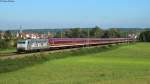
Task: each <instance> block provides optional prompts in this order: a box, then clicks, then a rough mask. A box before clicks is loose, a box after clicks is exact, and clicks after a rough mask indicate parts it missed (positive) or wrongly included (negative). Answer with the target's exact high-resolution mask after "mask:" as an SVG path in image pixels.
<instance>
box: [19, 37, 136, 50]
mask: <svg viewBox="0 0 150 84" xmlns="http://www.w3.org/2000/svg"><path fill="white" fill-rule="evenodd" d="M133 41H134V39H132V38H48V39H25V40H18V41H17V52H29V51H41V50H50V49H53V48H58V49H59V48H73V47H84V46H95V45H107V44H114V43H125V42H133Z"/></svg>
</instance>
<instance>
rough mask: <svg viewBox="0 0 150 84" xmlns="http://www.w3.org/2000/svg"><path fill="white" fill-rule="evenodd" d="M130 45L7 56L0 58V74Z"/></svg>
mask: <svg viewBox="0 0 150 84" xmlns="http://www.w3.org/2000/svg"><path fill="white" fill-rule="evenodd" d="M127 45H131V44H120V45H105V46H96V47H87V48H79V49H70V50H69V49H67V50H59V51H53V52H40V53H32V54H20V55H15V56H7V57H2V58H0V73H5V72H11V71H15V70H18V69H22V68H25V67H29V66H33V65H36V64H41V63H44V62H46V61H50V60H56V59H61V58H67V57H73V56H81V55H82V56H83V55H84V56H86V55H89V54H91V55H92V54H95V53H99V52H107V51H110V50H112V49H116V48H118V47H121V46H127Z"/></svg>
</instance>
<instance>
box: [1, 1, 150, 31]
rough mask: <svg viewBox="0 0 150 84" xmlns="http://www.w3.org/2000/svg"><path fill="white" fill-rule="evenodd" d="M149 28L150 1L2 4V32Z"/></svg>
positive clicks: (18, 2)
mask: <svg viewBox="0 0 150 84" xmlns="http://www.w3.org/2000/svg"><path fill="white" fill-rule="evenodd" d="M20 25H22V28H23V29H45V28H46V29H47V28H52V29H54V28H70V27H71V28H76V27H94V26H96V25H97V26H99V27H101V28H114V27H119V28H135V27H136V28H148V27H150V0H15V2H0V30H7V29H19V27H20Z"/></svg>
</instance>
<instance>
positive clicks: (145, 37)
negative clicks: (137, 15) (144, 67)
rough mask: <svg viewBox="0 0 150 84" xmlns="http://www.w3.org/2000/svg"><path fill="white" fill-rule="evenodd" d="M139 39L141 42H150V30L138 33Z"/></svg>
mask: <svg viewBox="0 0 150 84" xmlns="http://www.w3.org/2000/svg"><path fill="white" fill-rule="evenodd" d="M139 40H140V41H142V42H150V31H149V30H148V31H144V32H142V33H141V34H140V36H139Z"/></svg>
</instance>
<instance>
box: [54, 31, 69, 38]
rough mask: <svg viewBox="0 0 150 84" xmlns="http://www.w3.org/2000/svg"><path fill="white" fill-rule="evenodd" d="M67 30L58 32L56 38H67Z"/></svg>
mask: <svg viewBox="0 0 150 84" xmlns="http://www.w3.org/2000/svg"><path fill="white" fill-rule="evenodd" d="M65 37H66V36H65V32H57V33H56V34H55V35H54V38H65Z"/></svg>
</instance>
